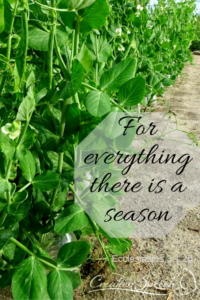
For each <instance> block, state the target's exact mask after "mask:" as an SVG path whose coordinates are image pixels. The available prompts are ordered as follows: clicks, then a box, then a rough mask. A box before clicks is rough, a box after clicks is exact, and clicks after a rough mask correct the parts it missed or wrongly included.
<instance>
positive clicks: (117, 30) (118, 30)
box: [115, 28, 122, 36]
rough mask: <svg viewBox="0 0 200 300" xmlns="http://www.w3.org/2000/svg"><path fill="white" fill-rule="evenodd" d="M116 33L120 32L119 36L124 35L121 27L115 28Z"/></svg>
mask: <svg viewBox="0 0 200 300" xmlns="http://www.w3.org/2000/svg"><path fill="white" fill-rule="evenodd" d="M115 32H116V33H118V36H122V29H121V28H117V29H116V30H115Z"/></svg>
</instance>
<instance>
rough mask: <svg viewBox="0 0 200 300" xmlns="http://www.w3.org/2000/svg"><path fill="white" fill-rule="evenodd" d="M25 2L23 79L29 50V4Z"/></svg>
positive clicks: (23, 16)
mask: <svg viewBox="0 0 200 300" xmlns="http://www.w3.org/2000/svg"><path fill="white" fill-rule="evenodd" d="M22 3H23V9H24V10H23V12H22V34H23V41H24V43H23V55H22V58H20V59H21V61H22V77H21V81H22V80H23V79H24V75H25V72H26V57H27V52H28V4H27V1H26V0H23V1H22Z"/></svg>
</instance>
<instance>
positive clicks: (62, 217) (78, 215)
mask: <svg viewBox="0 0 200 300" xmlns="http://www.w3.org/2000/svg"><path fill="white" fill-rule="evenodd" d="M87 223H88V219H87V216H86V214H85V212H84V210H83V209H82V208H81V207H80V206H79V205H78V204H76V203H74V204H71V205H69V206H67V207H66V208H65V209H64V210H63V211H62V212H61V213H60V214H59V216H58V218H57V219H56V222H55V231H56V232H57V233H58V234H65V233H70V232H73V231H75V230H81V229H83V228H84V227H85V226H87Z"/></svg>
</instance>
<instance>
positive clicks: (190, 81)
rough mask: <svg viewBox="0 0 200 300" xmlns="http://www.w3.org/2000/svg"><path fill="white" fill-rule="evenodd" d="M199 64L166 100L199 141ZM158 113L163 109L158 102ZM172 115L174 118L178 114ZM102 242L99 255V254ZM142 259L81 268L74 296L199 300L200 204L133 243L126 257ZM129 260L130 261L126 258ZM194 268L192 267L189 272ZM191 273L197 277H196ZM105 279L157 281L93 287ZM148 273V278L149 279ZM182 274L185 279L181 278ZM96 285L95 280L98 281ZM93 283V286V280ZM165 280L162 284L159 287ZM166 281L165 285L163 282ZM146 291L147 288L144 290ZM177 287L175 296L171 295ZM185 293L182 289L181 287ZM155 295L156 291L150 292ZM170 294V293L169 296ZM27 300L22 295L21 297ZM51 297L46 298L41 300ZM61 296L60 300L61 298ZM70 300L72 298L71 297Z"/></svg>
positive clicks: (0, 297) (0, 296) (199, 59)
mask: <svg viewBox="0 0 200 300" xmlns="http://www.w3.org/2000/svg"><path fill="white" fill-rule="evenodd" d="M194 63H195V65H194V66H191V65H189V64H187V65H186V66H185V68H184V71H183V74H182V75H181V77H180V78H179V80H177V81H176V83H175V85H174V86H173V87H170V88H168V90H167V91H166V93H165V94H166V95H165V97H164V98H162V100H165V101H166V104H167V105H168V106H169V110H170V112H173V113H174V114H175V115H176V116H177V120H178V127H179V128H180V129H181V130H184V131H187V132H189V133H193V134H194V135H193V136H192V134H191V137H193V139H195V136H196V137H197V139H199V140H200V56H194ZM155 108H156V111H164V110H165V106H164V105H163V104H159V102H158V105H157V107H155ZM173 113H172V117H173V118H174V120H175V117H174V114H173ZM98 250H99V249H98V246H97V249H96V250H94V256H96V257H97V256H98V255H99V254H98ZM128 255H129V256H132V257H140V258H141V261H139V262H138V261H133V262H118V263H116V266H117V270H116V271H115V272H114V273H112V272H111V271H110V270H109V269H108V268H107V265H105V264H104V262H103V261H99V262H98V261H95V260H94V261H91V262H90V263H88V264H87V265H85V266H84V267H83V268H82V272H81V273H82V279H83V286H82V287H80V288H78V289H77V290H76V291H75V295H74V299H75V300H83V299H84V300H85V299H87V300H92V299H95V300H118V299H123V300H141V299H147V300H153V299H155V300H161V299H162V300H179V299H182V300H197V299H200V206H199V207H197V208H196V209H195V210H194V211H193V212H190V213H189V214H188V215H187V216H186V217H185V218H184V219H183V220H182V221H181V222H180V223H179V224H178V225H177V226H176V227H175V228H174V229H173V230H172V231H171V232H170V233H169V234H168V235H167V236H166V237H165V238H164V239H134V240H133V247H132V248H131V251H130V253H128V254H126V255H125V257H127V256H128ZM152 256H153V257H157V258H162V259H163V261H162V262H145V260H144V258H145V257H152ZM124 260H126V259H124ZM188 270H189V271H188ZM191 274H194V275H195V279H194V278H193V277H192V275H191ZM95 276H102V277H97V281H96V282H95V283H96V284H97V283H98V284H100V283H101V282H102V281H100V282H98V279H100V278H102V280H103V281H104V283H105V284H108V283H110V284H113V285H114V284H115V285H117V284H118V285H120V286H122V285H123V284H124V287H126V285H127V284H129V287H128V288H127V289H130V285H132V287H133V289H135V288H134V285H136V288H137V289H139V288H142V287H143V286H144V285H145V284H147V282H148V284H150V285H155V286H153V287H152V288H148V289H146V291H148V294H145V293H137V292H131V291H128V290H126V291H120V290H119V289H117V288H116V286H115V288H114V289H110V290H107V291H96V292H94V291H93V292H91V293H88V292H90V291H91V290H94V289H93V288H91V280H92V279H93V278H94V277H95ZM144 276H146V277H145V279H144ZM181 278H182V281H181ZM180 281H181V283H182V286H183V287H184V288H186V287H188V288H190V291H192V290H193V289H194V288H195V284H196V285H197V289H196V290H195V291H194V292H192V293H190V294H189V295H184V296H182V295H180V289H179V292H175V290H176V288H177V286H178V285H179V283H180ZM93 283H94V281H93ZM93 283H92V284H93ZM159 284H160V287H159V286H158V285H159ZM164 285H165V286H164ZM143 291H144V290H143ZM172 291H173V294H169V293H171V292H172ZM182 291H183V289H182ZM151 293H152V294H157V295H156V296H155V295H151ZM167 294H168V295H167ZM4 299H6V300H8V299H11V295H10V290H9V289H5V290H2V291H0V300H4ZM20 300H23V299H20ZM41 300H46V299H41ZM57 300H59V299H57ZM66 300H67V299H66Z"/></svg>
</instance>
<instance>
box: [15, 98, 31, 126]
mask: <svg viewBox="0 0 200 300" xmlns="http://www.w3.org/2000/svg"><path fill="white" fill-rule="evenodd" d="M34 109H35V99H34V98H33V95H32V94H31V93H28V95H27V96H26V98H24V100H23V101H22V103H21V104H20V106H19V109H18V113H17V117H16V121H28V120H29V116H30V114H31V113H32V112H33V111H34Z"/></svg>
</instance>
